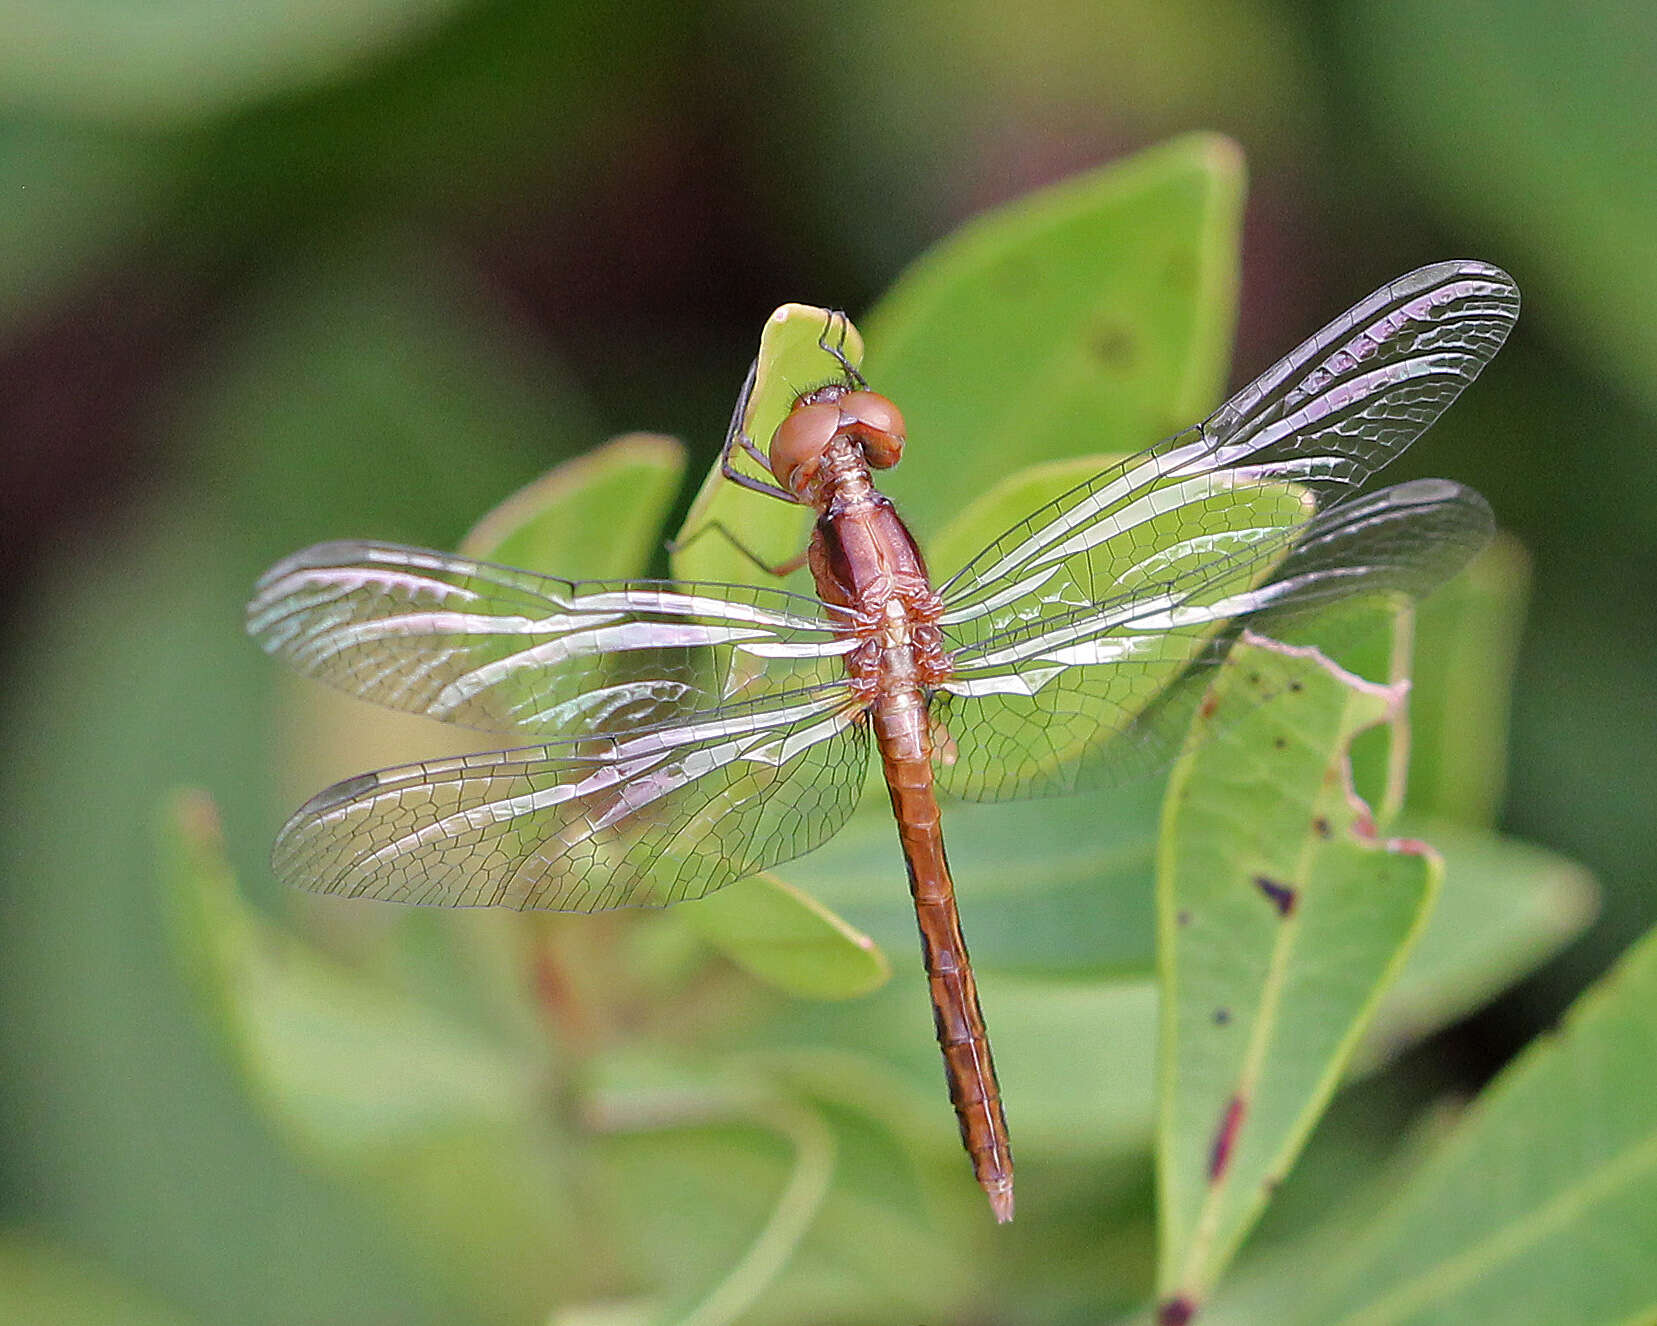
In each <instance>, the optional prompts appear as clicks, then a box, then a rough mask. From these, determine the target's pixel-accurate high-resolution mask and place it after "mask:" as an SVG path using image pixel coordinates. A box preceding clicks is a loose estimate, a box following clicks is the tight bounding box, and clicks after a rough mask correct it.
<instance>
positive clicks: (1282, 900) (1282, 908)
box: [1254, 875, 1300, 916]
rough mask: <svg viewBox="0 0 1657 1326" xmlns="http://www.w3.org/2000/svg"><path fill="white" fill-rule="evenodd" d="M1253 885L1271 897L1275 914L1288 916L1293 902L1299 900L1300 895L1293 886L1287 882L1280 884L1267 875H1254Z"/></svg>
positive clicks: (1293, 905)
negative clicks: (1275, 910)
mask: <svg viewBox="0 0 1657 1326" xmlns="http://www.w3.org/2000/svg"><path fill="white" fill-rule="evenodd" d="M1254 887H1255V888H1257V889H1259V890H1260V892H1262V893H1264V894H1265V895H1266V897H1268V898H1270V899H1271V904H1272V906H1273V907H1275V908H1277V914H1278V915H1279V916H1289V915H1292V914H1293V912H1294V909H1295V903H1296V902H1297V901H1299V898H1300V895H1299V894H1298V893H1296V892H1295V890H1294V889H1293V887H1291V886H1290V885H1288V884H1280V883H1278V882H1277V880H1275V879H1272V878H1271V877H1270V876H1267V875H1256V876H1255V877H1254Z"/></svg>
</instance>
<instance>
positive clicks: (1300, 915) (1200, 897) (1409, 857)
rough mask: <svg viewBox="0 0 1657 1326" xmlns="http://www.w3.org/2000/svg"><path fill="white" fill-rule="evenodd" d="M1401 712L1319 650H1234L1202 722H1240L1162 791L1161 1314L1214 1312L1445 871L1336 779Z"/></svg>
mask: <svg viewBox="0 0 1657 1326" xmlns="http://www.w3.org/2000/svg"><path fill="white" fill-rule="evenodd" d="M1402 698H1403V688H1402V687H1396V686H1395V687H1383V686H1378V685H1375V684H1373V683H1368V682H1364V681H1362V680H1361V679H1359V678H1357V677H1354V676H1352V675H1351V674H1349V673H1343V672H1341V671H1340V670H1339V669H1337V668H1336V667H1334V666H1333V665H1332V664H1330V663H1329V662H1328V661H1327V660H1326V659H1324V658H1323V656H1321V655H1320V654H1318V653H1317V652H1316V651H1315V650H1307V649H1290V648H1288V647H1286V646H1281V645H1274V644H1272V643H1271V642H1269V641H1257V640H1255V639H1254V638H1252V637H1245V639H1244V641H1242V642H1240V643H1239V644H1238V645H1237V646H1236V647H1235V648H1234V650H1233V652H1232V654H1231V656H1230V657H1229V658H1228V659H1227V661H1226V663H1225V664H1224V665H1223V666H1222V668H1221V669H1220V673H1219V676H1218V677H1217V679H1216V681H1215V683H1214V684H1213V686H1212V687H1211V689H1210V691H1209V694H1208V697H1207V698H1206V700H1205V702H1204V707H1203V718H1204V719H1208V718H1209V717H1210V716H1211V715H1219V716H1220V718H1222V719H1223V718H1224V717H1225V711H1226V710H1228V709H1229V708H1231V707H1233V706H1239V705H1240V706H1245V707H1247V712H1246V713H1244V714H1242V715H1240V716H1238V717H1235V718H1234V719H1233V720H1232V721H1231V722H1230V723H1229V724H1228V725H1227V726H1226V727H1225V729H1224V730H1223V731H1221V732H1219V733H1217V734H1215V735H1214V736H1213V737H1212V738H1211V739H1209V740H1207V741H1203V742H1201V743H1200V744H1199V745H1198V746H1197V748H1196V749H1195V750H1194V751H1193V752H1191V753H1189V754H1187V755H1186V756H1185V758H1184V759H1182V761H1181V762H1180V764H1179V766H1178V767H1177V768H1176V770H1175V772H1174V776H1173V779H1172V780H1171V782H1170V784H1169V787H1168V793H1167V800H1166V802H1165V807H1166V809H1165V816H1164V822H1163V829H1162V835H1161V841H1160V846H1159V852H1158V868H1157V913H1158V952H1159V960H1160V967H1161V984H1162V989H1163V999H1164V1002H1163V1006H1162V1010H1161V1015H1162V1048H1161V1052H1160V1057H1161V1068H1160V1074H1159V1077H1160V1083H1159V1097H1160V1106H1159V1112H1160V1116H1161V1117H1160V1121H1159V1125H1158V1179H1159V1204H1160V1210H1159V1220H1160V1225H1161V1230H1162V1239H1161V1248H1160V1252H1159V1263H1160V1268H1159V1273H1158V1292H1159V1295H1160V1296H1161V1298H1162V1299H1163V1300H1164V1301H1165V1302H1169V1301H1181V1302H1184V1303H1187V1304H1191V1305H1195V1304H1200V1303H1201V1302H1202V1301H1203V1300H1204V1299H1205V1298H1206V1297H1207V1296H1208V1293H1209V1291H1210V1290H1211V1289H1212V1287H1213V1286H1214V1284H1215V1282H1216V1281H1217V1279H1218V1277H1219V1274H1220V1272H1221V1270H1222V1269H1223V1268H1224V1267H1225V1265H1226V1264H1227V1262H1228V1261H1229V1260H1230V1259H1231V1257H1232V1255H1233V1254H1234V1253H1235V1251H1236V1249H1237V1247H1238V1245H1239V1244H1240V1243H1241V1241H1242V1239H1243V1237H1244V1236H1245V1235H1246V1234H1247V1232H1248V1230H1249V1228H1250V1227H1251V1226H1252V1224H1253V1223H1254V1221H1255V1220H1256V1219H1257V1218H1258V1216H1259V1214H1260V1212H1261V1210H1262V1209H1263V1208H1264V1206H1265V1204H1266V1202H1267V1200H1268V1198H1269V1195H1270V1192H1271V1189H1272V1188H1273V1187H1274V1186H1275V1184H1276V1183H1277V1182H1278V1181H1279V1180H1280V1179H1281V1178H1282V1177H1283V1175H1284V1174H1285V1173H1286V1172H1287V1170H1288V1168H1289V1166H1290V1165H1291V1164H1292V1163H1293V1160H1294V1158H1295V1156H1296V1155H1297V1154H1298V1152H1299V1150H1300V1147H1301V1146H1302V1144H1303V1143H1304V1141H1305V1138H1306V1136H1307V1134H1308V1133H1309V1132H1310V1130H1311V1127H1312V1125H1313V1123H1314V1122H1315V1121H1316V1119H1317V1117H1318V1115H1319V1113H1320V1112H1321V1111H1322V1109H1323V1106H1324V1104H1325V1103H1326V1102H1327V1101H1328V1098H1329V1096H1330V1094H1331V1093H1332V1092H1333V1090H1334V1088H1335V1086H1336V1084H1337V1082H1338V1081H1339V1078H1340V1073H1341V1070H1342V1068H1343V1066H1344V1065H1345V1063H1346V1060H1347V1058H1348V1056H1349V1055H1350V1054H1351V1051H1352V1048H1353V1045H1354V1044H1355V1042H1356V1040H1357V1037H1358V1034H1359V1032H1360V1031H1361V1030H1362V1028H1363V1025H1364V1023H1365V1021H1366V1020H1367V1018H1368V1016H1369V1014H1370V1012H1371V1010H1372V1009H1373V1007H1374V1005H1375V1003H1376V1002H1377V1000H1378V998H1379V995H1380V992H1381V990H1382V989H1383V988H1384V987H1385V985H1386V984H1387V982H1388V981H1389V980H1390V978H1391V976H1392V975H1393V973H1394V972H1395V971H1396V970H1397V968H1398V967H1399V965H1400V964H1401V962H1402V960H1403V958H1404V955H1405V953H1406V952H1407V951H1408V948H1409V946H1410V944H1411V942H1412V941H1413V939H1414V937H1415V935H1416V933H1417V932H1418V930H1419V928H1420V926H1421V925H1422V923H1423V922H1424V920H1425V918H1426V915H1427V910H1428V908H1429V907H1430V905H1431V902H1432V898H1433V894H1434V892H1435V890H1436V887H1437V883H1438V876H1439V873H1440V865H1439V862H1438V860H1437V858H1436V857H1435V856H1434V855H1433V854H1432V853H1431V851H1430V849H1428V848H1426V847H1424V846H1422V845H1421V844H1418V843H1413V842H1403V841H1393V842H1386V841H1382V840H1380V839H1378V838H1377V836H1376V833H1375V828H1374V824H1373V820H1372V818H1371V816H1370V813H1369V810H1368V808H1367V807H1366V806H1364V805H1363V804H1362V803H1361V802H1359V801H1357V800H1356V798H1355V796H1354V794H1353V793H1352V792H1351V790H1350V787H1349V785H1348V783H1347V769H1346V760H1347V750H1348V747H1349V745H1350V743H1351V741H1352V739H1353V737H1354V736H1355V735H1356V734H1357V733H1359V732H1361V731H1363V730H1364V729H1366V728H1369V727H1373V726H1376V725H1378V724H1381V723H1384V722H1388V721H1391V720H1393V719H1395V717H1396V716H1397V714H1398V711H1399V707H1400V705H1401V703H1402ZM1199 735H1200V734H1199Z"/></svg>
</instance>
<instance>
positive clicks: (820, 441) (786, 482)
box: [767, 401, 840, 493]
mask: <svg viewBox="0 0 1657 1326" xmlns="http://www.w3.org/2000/svg"><path fill="white" fill-rule="evenodd" d="M839 431H840V406H839V404H838V403H837V402H834V401H819V402H818V403H817V404H815V405H800V406H796V407H795V409H794V412H793V413H792V414H790V415H789V416H788V418H786V419H784V420H783V421H782V422H781V423H780V424H778V425H777V431H776V432H775V433H773V434H772V436H771V450H770V451H769V452H768V453H767V456H768V458H769V460H770V463H771V473H772V474H773V475H775V476H776V479H777V482H778V483H780V484H781V485H782V486H783V487H784V488H786V489H788V490H789V491H790V492H792V493H803V492H804V491H805V489H806V487H807V485H809V484H810V482H811V480H812V478H813V476H815V475H816V473H817V467H818V466H819V465H820V464H821V463H822V460H823V452H824V451H826V450H827V449H828V445H829V443H830V442H832V441H834V437H835V434H837V433H838V432H839Z"/></svg>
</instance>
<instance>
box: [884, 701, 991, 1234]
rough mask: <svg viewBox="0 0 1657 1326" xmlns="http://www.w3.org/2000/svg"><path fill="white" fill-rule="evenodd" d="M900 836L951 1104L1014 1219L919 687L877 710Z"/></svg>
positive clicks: (985, 1177) (983, 1181)
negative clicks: (935, 791)
mask: <svg viewBox="0 0 1657 1326" xmlns="http://www.w3.org/2000/svg"><path fill="white" fill-rule="evenodd" d="M872 712H873V718H874V725H875V737H876V740H877V741H878V743H879V745H880V757H881V763H882V766H883V768H884V770H885V774H886V787H887V791H888V792H889V793H890V794H891V798H892V812H893V814H894V815H895V816H896V817H897V822H898V838H899V840H900V841H901V842H902V844H903V858H904V863H905V865H906V866H907V867H908V870H909V892H910V894H911V895H912V896H913V898H914V900H915V919H916V921H917V922H918V923H919V925H920V933H921V954H922V957H923V959H924V961H925V964H926V977H927V983H928V984H929V985H930V987H931V990H932V1013H933V1019H934V1021H935V1022H936V1025H937V1031H938V1048H939V1049H940V1050H942V1051H943V1056H944V1076H945V1077H946V1079H947V1080H948V1082H949V1098H950V1101H951V1103H952V1104H953V1105H954V1106H955V1117H956V1119H957V1120H958V1121H959V1123H960V1125H961V1141H962V1143H963V1144H964V1145H965V1146H966V1149H967V1154H968V1155H969V1156H970V1157H971V1158H972V1168H973V1173H974V1174H975V1175H976V1176H977V1178H978V1183H979V1186H980V1187H982V1188H983V1189H984V1192H985V1193H986V1194H987V1195H988V1197H989V1199H990V1209H991V1210H992V1211H993V1212H994V1214H995V1218H996V1219H997V1220H998V1221H1001V1222H1006V1221H1008V1220H1011V1219H1012V1217H1013V1155H1012V1147H1011V1145H1010V1143H1009V1141H1008V1137H1007V1120H1006V1117H1005V1116H1004V1115H1003V1114H1002V1112H1001V1089H1000V1087H999V1086H998V1085H997V1084H996V1080H995V1062H994V1060H993V1059H992V1058H991V1057H990V1041H989V1034H988V1031H987V1030H986V1028H985V1026H984V1014H983V1011H982V1010H981V1009H980V1008H979V1006H978V984H977V982H976V981H975V980H974V978H973V974H972V963H971V960H970V959H969V958H968V956H967V944H966V939H965V938H964V937H963V936H962V934H961V918H960V915H959V913H958V912H957V910H956V907H955V884H954V881H953V880H952V879H951V878H950V874H949V861H948V858H947V857H946V856H945V854H944V837H943V829H942V824H941V822H940V817H939V814H938V801H937V797H936V796H935V795H934V792H933V782H932V760H931V750H930V744H929V740H928V736H927V726H926V724H927V715H926V704H925V701H924V700H923V698H922V697H921V695H920V693H919V692H918V691H907V692H899V693H897V694H893V695H885V696H881V697H880V698H879V699H878V700H877V701H876V702H875V705H874V707H873V711H872Z"/></svg>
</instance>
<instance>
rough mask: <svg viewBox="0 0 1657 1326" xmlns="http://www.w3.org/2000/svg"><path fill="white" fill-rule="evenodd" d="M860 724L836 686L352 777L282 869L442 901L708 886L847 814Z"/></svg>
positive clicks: (568, 906) (280, 856) (862, 746)
mask: <svg viewBox="0 0 1657 1326" xmlns="http://www.w3.org/2000/svg"><path fill="white" fill-rule="evenodd" d="M867 728H868V724H867V723H866V722H865V721H863V718H862V709H861V706H859V705H858V704H857V703H856V701H855V698H854V697H853V696H852V695H851V693H850V691H849V690H848V689H847V688H846V687H845V686H844V685H833V686H825V687H817V688H813V689H811V690H808V691H803V692H799V693H796V694H794V695H790V696H772V697H768V698H767V699H766V700H765V701H763V702H755V703H748V704H738V705H733V706H730V707H729V708H727V709H722V710H720V711H719V712H718V713H717V714H714V715H709V716H705V717H704V718H702V719H700V720H698V721H693V722H687V723H681V724H672V725H661V726H657V727H654V728H647V729H644V730H642V731H637V732H631V733H627V734H611V735H600V736H592V737H585V738H577V739H573V740H569V741H560V742H554V743H552V744H549V745H543V746H535V747H530V748H528V749H525V750H514V751H503V752H498V753H487V754H481V755H468V756H463V757H461V758H459V759H449V760H438V761H433V762H429V763H423V764H410V765H404V766H402V767H399V768H394V769H385V770H382V771H381V772H379V773H370V774H363V775H361V776H359V777H357V778H351V779H347V780H346V781H345V782H343V783H339V784H336V785H335V786H333V787H330V788H328V789H327V790H326V791H324V792H321V793H319V794H318V795H317V796H315V797H313V798H312V799H311V800H310V801H309V802H307V803H306V804H305V805H304V806H302V807H301V808H300V809H299V810H298V811H297V812H296V813H295V814H294V816H293V818H292V819H290V820H289V821H288V823H287V824H286V825H285V826H284V827H283V829H282V831H281V833H280V835H279V836H278V837H277V840H276V847H275V850H274V853H273V857H272V864H273V866H274V868H275V871H276V874H277V876H278V877H279V878H280V879H282V880H283V881H284V882H285V883H288V884H292V885H295V886H297V887H299V888H304V889H311V890H313V891H315V892H319V893H334V894H344V895H347V896H350V897H358V898H381V899H387V900H390V901H395V902H409V903H432V904H438V905H441V906H449V907H488V906H501V907H516V908H542V909H549V910H557V911H571V912H593V911H603V910H606V909H609V908H612V907H655V906H665V905H667V904H668V903H673V902H680V901H683V900H685V899H688V898H700V897H702V896H703V895H704V894H707V893H710V892H712V891H713V890H715V889H718V888H722V887H724V886H725V885H726V884H729V883H731V882H732V881H734V880H737V879H740V878H742V877H743V876H744V875H750V874H753V873H754V872H755V871H758V870H763V869H765V868H767V867H768V866H772V865H775V864H777V863H778V862H780V861H787V860H789V859H791V858H792V857H795V856H798V855H800V854H801V853H803V852H808V851H810V850H811V849H812V848H813V847H815V846H817V845H818V844H819V843H821V842H822V841H823V840H824V839H825V838H827V837H828V836H829V835H830V834H832V833H833V832H834V831H835V830H836V829H838V828H839V827H840V826H841V825H842V824H843V823H845V820H846V817H847V816H848V815H850V814H851V811H852V808H853V807H854V806H855V805H856V803H857V799H858V795H859V793H860V792H861V790H862V788H863V786H864V783H865V780H866V775H867V771H868V763H869V759H868V736H867Z"/></svg>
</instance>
